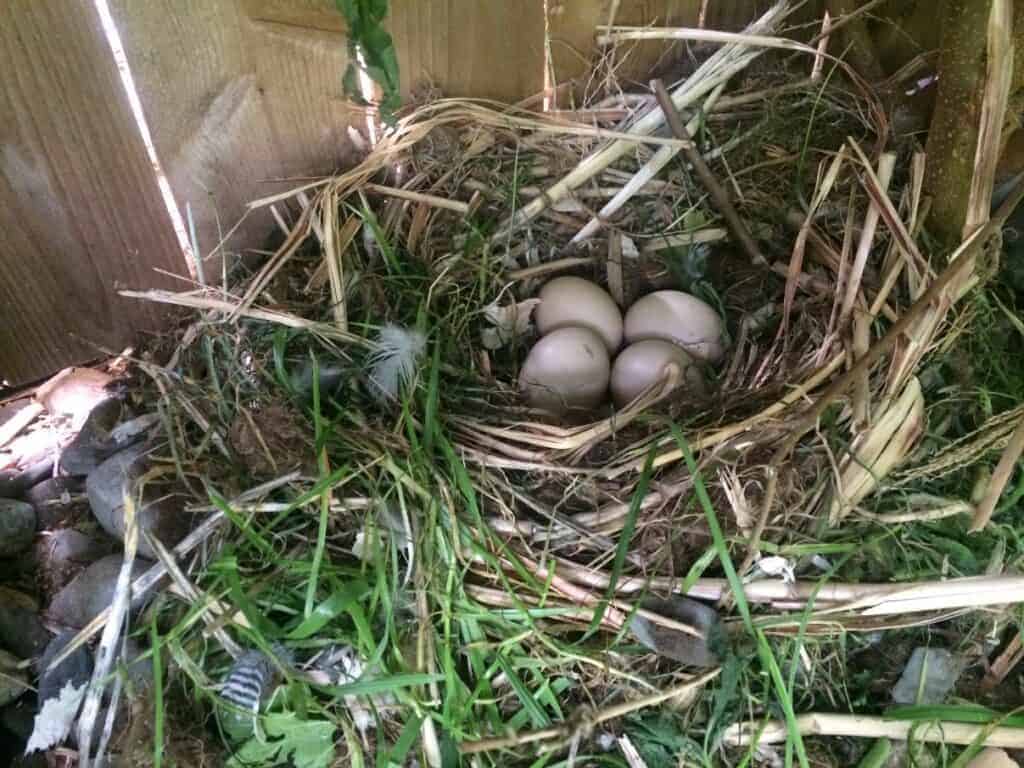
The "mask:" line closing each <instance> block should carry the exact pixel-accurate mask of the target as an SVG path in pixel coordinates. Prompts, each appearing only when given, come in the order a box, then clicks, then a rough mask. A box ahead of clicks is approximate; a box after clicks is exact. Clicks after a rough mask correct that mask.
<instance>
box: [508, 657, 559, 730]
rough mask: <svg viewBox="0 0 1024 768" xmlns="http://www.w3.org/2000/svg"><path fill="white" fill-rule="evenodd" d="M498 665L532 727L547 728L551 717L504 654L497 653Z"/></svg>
mask: <svg viewBox="0 0 1024 768" xmlns="http://www.w3.org/2000/svg"><path fill="white" fill-rule="evenodd" d="M496 661H497V664H498V667H499V668H500V669H501V671H502V672H504V673H505V677H507V678H508V682H509V685H511V686H512V690H514V691H515V692H516V696H518V697H519V701H521V702H522V704H523V708H524V709H525V710H526V711H527V712H528V713H529V715H530V720H531V721H532V722H533V727H534V728H547V727H548V726H549V725H551V718H550V717H548V714H547V712H545V711H544V710H543V709H542V708H541V706H540V704H538V703H537V700H536V699H535V698H534V696H533V694H532V693H530V690H529V689H528V688H527V687H526V684H525V683H523V679H522V678H521V677H519V674H518V673H517V672H516V671H515V669H513V667H512V665H511V664H509V662H508V659H506V658H505V656H504V654H501V653H499V654H498V656H497V658H496Z"/></svg>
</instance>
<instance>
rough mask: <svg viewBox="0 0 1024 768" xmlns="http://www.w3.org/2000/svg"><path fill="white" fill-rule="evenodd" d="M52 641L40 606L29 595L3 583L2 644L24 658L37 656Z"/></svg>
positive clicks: (0, 602)
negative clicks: (44, 625)
mask: <svg viewBox="0 0 1024 768" xmlns="http://www.w3.org/2000/svg"><path fill="white" fill-rule="evenodd" d="M48 642H50V633H49V632H47V631H46V628H45V627H43V620H42V618H41V617H40V615H39V606H38V605H37V604H36V601H35V600H33V599H32V598H31V597H29V596H28V595H26V594H24V593H22V592H18V591H17V590H15V589H10V588H9V587H0V646H3V647H4V648H6V649H8V650H9V651H11V652H12V653H15V654H17V655H18V656H20V657H21V658H23V659H29V658H32V657H33V656H38V655H39V654H40V653H42V652H43V649H44V648H45V647H46V644H47V643H48Z"/></svg>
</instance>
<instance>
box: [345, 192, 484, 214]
mask: <svg viewBox="0 0 1024 768" xmlns="http://www.w3.org/2000/svg"><path fill="white" fill-rule="evenodd" d="M363 188H364V189H365V190H367V191H368V192H376V193H377V194H379V195H386V196H388V197H397V198H400V199H402V200H410V201H412V202H414V203H426V204H427V205H432V206H434V207H435V208H444V209H445V210H448V211H455V212H456V213H461V214H462V215H463V216H465V215H466V214H467V213H469V203H463V202H462V201H461V200H449V199H448V198H447V197H438V196H437V195H428V194H426V193H424V192H413V191H411V190H408V189H398V188H396V187H385V186H383V185H382V184H366V185H364V187H363Z"/></svg>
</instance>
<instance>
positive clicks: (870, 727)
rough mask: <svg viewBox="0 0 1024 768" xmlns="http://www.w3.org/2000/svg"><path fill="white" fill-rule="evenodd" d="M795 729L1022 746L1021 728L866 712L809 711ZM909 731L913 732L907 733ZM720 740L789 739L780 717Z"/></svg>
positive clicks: (732, 729) (732, 730) (734, 729)
mask: <svg viewBox="0 0 1024 768" xmlns="http://www.w3.org/2000/svg"><path fill="white" fill-rule="evenodd" d="M796 728H797V730H798V731H799V732H800V733H801V734H802V735H804V736H847V737H850V736H853V737H858V738H865V739H880V738H888V739H899V740H902V741H905V740H907V739H908V738H911V737H912V738H913V739H914V740H915V741H925V742H935V743H940V744H974V743H975V741H977V742H978V743H980V744H982V745H986V746H989V747H1006V748H1009V749H1024V728H1008V727H1006V726H997V727H995V728H992V727H990V726H987V725H976V724H973V723H954V722H929V723H921V722H913V721H909V720H886V719H884V718H881V717H874V716H866V715H842V714H832V713H828V712H811V713H809V714H806V715H800V716H798V717H797V718H796ZM911 731H913V733H911ZM722 739H723V741H724V742H725V743H726V744H728V745H730V746H734V747H746V746H749V745H751V744H755V743H756V744H783V743H785V742H786V741H787V740H788V739H789V728H788V726H787V724H786V723H785V722H783V721H781V720H770V721H768V722H767V723H766V722H763V721H755V722H747V723H737V724H735V725H731V726H729V727H728V728H726V729H725V733H724V734H723V736H722Z"/></svg>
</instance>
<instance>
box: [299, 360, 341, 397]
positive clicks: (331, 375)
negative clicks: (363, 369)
mask: <svg viewBox="0 0 1024 768" xmlns="http://www.w3.org/2000/svg"><path fill="white" fill-rule="evenodd" d="M317 374H318V375H317V379H318V388H319V390H320V402H323V403H326V402H327V400H328V398H331V397H335V396H337V394H338V392H339V390H340V389H341V387H342V385H343V384H344V383H345V379H346V372H345V369H344V368H342V367H341V366H340V365H332V364H330V363H320V364H319V365H317ZM290 378H291V385H292V389H293V390H294V391H295V394H296V395H298V396H299V397H300V398H301V399H302V400H303V401H304V402H306V403H312V402H313V364H312V363H311V362H310V361H309V360H306V361H304V362H303V363H302V365H301V366H300V367H299V368H298V369H297V370H295V371H293V372H292V374H291V377H290Z"/></svg>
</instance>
